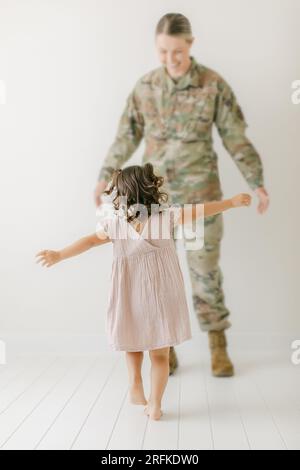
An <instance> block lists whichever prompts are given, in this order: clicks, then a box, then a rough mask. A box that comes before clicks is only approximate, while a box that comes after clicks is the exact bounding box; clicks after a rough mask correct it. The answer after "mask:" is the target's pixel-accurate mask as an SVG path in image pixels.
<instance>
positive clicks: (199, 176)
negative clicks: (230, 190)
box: [98, 56, 263, 377]
mask: <svg viewBox="0 0 300 470" xmlns="http://www.w3.org/2000/svg"><path fill="white" fill-rule="evenodd" d="M213 124H215V125H216V127H217V129H218V132H219V134H220V136H221V138H222V141H223V144H224V146H225V148H226V149H227V150H228V152H229V154H230V155H231V157H232V159H233V161H234V162H235V163H236V165H237V166H238V168H239V170H240V171H241V173H242V175H243V176H244V178H245V179H246V181H247V183H248V184H249V186H250V188H251V189H252V190H255V189H256V188H262V187H263V168H262V163H261V159H260V157H259V155H258V153H257V151H256V150H255V148H254V147H253V145H252V144H251V143H250V141H249V140H248V138H247V137H246V135H245V128H246V126H247V124H246V122H245V119H244V116H243V113H242V110H241V108H240V106H239V104H238V102H237V100H236V97H235V95H234V93H233V91H232V89H231V87H230V86H229V85H228V83H227V82H226V81H225V80H224V79H223V78H222V77H221V76H220V75H219V74H218V73H217V72H215V71H213V70H212V69H210V68H208V67H206V66H205V65H203V64H200V63H198V62H197V61H196V59H195V58H194V56H190V67H189V69H188V71H187V72H186V73H185V74H184V75H183V76H181V77H179V79H177V80H174V79H172V78H171V77H170V75H169V74H168V72H167V69H166V67H163V66H162V67H158V68H156V69H154V70H151V71H150V72H148V73H147V74H145V75H144V76H142V77H141V78H140V79H139V80H138V81H137V82H136V84H135V86H134V88H133V90H132V91H131V93H130V94H129V96H128V98H127V102H126V107H125V109H124V111H123V114H122V116H121V119H120V121H119V127H118V130H117V135H116V138H115V141H114V142H113V144H112V145H111V147H110V149H109V151H108V154H107V156H106V158H105V160H104V163H103V166H102V168H101V170H100V173H99V177H98V181H105V182H109V181H110V179H111V175H112V172H113V170H114V169H116V168H120V167H122V166H123V165H124V163H125V162H126V161H127V160H128V159H129V158H130V156H131V155H132V154H133V152H134V151H135V150H136V148H137V147H138V145H139V143H140V142H141V140H142V138H144V139H145V144H146V145H145V152H144V155H143V163H146V162H151V163H152V164H153V166H154V171H155V172H156V173H157V174H159V175H162V176H164V178H165V185H164V187H163V188H162V189H163V190H165V191H167V192H168V194H169V198H170V203H179V204H187V203H203V202H205V201H212V200H220V199H222V197H223V193H222V190H221V187H220V178H219V171H218V163H217V154H216V153H215V151H214V149H213V140H212V127H213ZM222 236H223V215H222V214H217V215H214V216H211V217H206V218H205V220H204V247H203V248H202V249H200V250H187V251H186V256H187V263H188V267H189V272H190V278H191V285H192V291H193V304H194V309H195V313H196V315H197V319H198V321H199V324H200V327H201V329H202V330H203V331H207V332H209V339H210V346H211V350H212V352H214V353H215V354H213V355H212V369H213V374H214V375H215V376H222V377H224V376H231V375H233V373H234V372H233V365H232V363H231V361H230V359H229V357H228V355H227V352H226V338H225V334H224V330H225V329H227V328H229V327H230V326H231V324H230V322H229V320H228V317H229V313H230V312H229V311H228V309H227V307H226V306H225V303H224V293H223V290H222V281H223V277H222V272H221V269H220V267H219V258H220V242H221V239H222ZM171 353H172V355H173V356H172V359H171ZM176 366H177V358H176V355H175V351H174V348H171V351H170V372H171V373H172V372H173V370H174V369H175V367H176Z"/></svg>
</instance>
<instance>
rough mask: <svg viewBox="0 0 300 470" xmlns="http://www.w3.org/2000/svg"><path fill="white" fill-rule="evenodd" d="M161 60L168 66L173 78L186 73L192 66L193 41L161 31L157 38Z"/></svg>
mask: <svg viewBox="0 0 300 470" xmlns="http://www.w3.org/2000/svg"><path fill="white" fill-rule="evenodd" d="M155 41H156V48H157V51H158V57H159V60H160V62H161V63H162V64H163V65H165V66H166V67H167V71H168V73H169V75H170V76H171V77H173V78H177V77H180V76H181V75H184V74H185V72H186V71H187V70H188V68H189V67H190V64H191V61H190V49H191V45H192V42H193V39H192V40H191V42H188V41H187V40H186V39H185V38H182V37H180V36H169V35H168V34H164V33H160V34H158V35H157V36H156V38H155Z"/></svg>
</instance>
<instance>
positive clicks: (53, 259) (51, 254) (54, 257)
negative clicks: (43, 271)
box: [35, 250, 61, 268]
mask: <svg viewBox="0 0 300 470" xmlns="http://www.w3.org/2000/svg"><path fill="white" fill-rule="evenodd" d="M35 256H38V257H39V258H38V260H37V261H36V262H37V263H40V262H42V266H46V267H47V268H49V267H50V266H52V265H53V264H56V263H58V262H59V261H61V257H60V252H59V251H53V250H43V251H39V253H37V254H36V255H35Z"/></svg>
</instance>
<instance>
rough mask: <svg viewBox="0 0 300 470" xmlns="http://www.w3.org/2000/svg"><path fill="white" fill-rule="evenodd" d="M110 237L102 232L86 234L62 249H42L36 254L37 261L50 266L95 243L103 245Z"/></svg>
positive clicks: (77, 253)
mask: <svg viewBox="0 0 300 470" xmlns="http://www.w3.org/2000/svg"><path fill="white" fill-rule="evenodd" d="M110 241H111V239H110V238H109V237H107V236H106V235H105V234H104V233H102V232H97V233H93V234H92V235H87V236H86V237H82V238H80V239H79V240H77V241H76V242H74V243H73V244H72V245H69V246H66V247H65V248H63V249H62V250H59V251H54V250H42V251H40V252H39V253H37V254H36V256H38V257H39V258H38V260H37V263H39V262H40V261H42V266H45V265H46V266H47V268H48V267H49V266H52V265H53V264H56V263H58V262H59V261H62V260H64V259H66V258H71V257H72V256H76V255H79V254H80V253H83V252H84V251H87V250H89V249H90V248H93V247H94V246H97V245H104V244H105V243H108V242H110Z"/></svg>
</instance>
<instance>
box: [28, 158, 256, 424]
mask: <svg viewBox="0 0 300 470" xmlns="http://www.w3.org/2000/svg"><path fill="white" fill-rule="evenodd" d="M163 181H164V179H163V177H161V176H156V175H155V174H154V172H153V166H152V164H150V163H146V164H145V165H144V166H138V165H134V166H129V167H126V168H124V169H123V170H116V171H115V172H114V174H113V178H112V183H111V185H110V188H109V189H108V190H107V191H105V194H106V195H107V196H110V197H112V203H111V206H110V207H111V210H110V211H108V210H107V211H106V213H105V211H103V214H102V219H101V223H100V225H98V227H97V231H96V232H95V233H93V234H91V235H88V236H86V237H83V238H81V239H80V240H78V241H76V242H75V243H74V244H72V245H70V246H67V247H66V248H64V249H62V250H60V251H50V250H43V251H40V252H39V253H37V255H36V256H38V257H39V259H38V260H37V262H40V261H42V265H43V266H44V265H46V266H47V267H49V266H52V265H53V264H55V263H57V262H59V261H62V260H64V259H66V258H69V257H71V256H75V255H78V254H79V253H82V252H84V251H86V250H88V249H90V248H92V247H95V246H99V245H104V244H105V243H108V242H113V245H114V247H113V248H114V249H113V264H112V271H111V291H110V297H109V306H108V312H107V317H106V332H107V335H108V340H109V344H110V346H111V347H112V349H114V350H118V351H126V362H127V366H128V374H129V383H130V387H129V397H130V401H131V403H133V404H137V405H147V406H146V408H145V409H144V411H145V413H146V414H147V415H148V416H149V417H150V418H151V419H154V420H158V419H160V417H161V416H162V410H161V401H162V397H163V393H164V390H165V387H166V385H167V381H168V377H169V349H170V346H175V345H177V344H179V343H182V342H183V341H186V340H188V339H191V337H192V335H191V327H190V320H189V312H188V306H187V301H186V296H185V288H184V281H183V276H182V272H181V269H180V266H179V259H178V256H177V252H176V246H175V241H174V236H173V235H174V229H175V227H176V226H178V225H180V224H191V223H192V222H193V221H195V220H196V219H197V218H198V217H199V212H200V213H201V214H202V217H203V216H204V217H206V216H211V215H214V214H218V213H220V212H223V211H225V210H227V209H231V208H234V207H239V206H244V205H245V206H248V205H249V204H250V202H251V196H249V195H248V194H238V195H237V196H234V197H233V198H231V199H227V200H223V201H214V202H207V203H205V204H201V205H200V206H201V209H202V210H201V211H199V208H197V206H199V204H193V205H192V210H190V209H189V210H186V209H185V208H184V206H183V207H179V206H178V205H176V206H175V205H169V206H168V205H166V204H165V205H164V204H163V203H166V201H167V200H168V195H167V194H166V193H164V192H162V191H160V189H159V188H160V187H161V186H162V184H163ZM125 201H126V203H125ZM153 209H155V210H153ZM146 229H147V230H146ZM146 231H147V236H146ZM144 351H149V355H150V360H151V392H150V396H149V399H148V401H147V400H146V398H145V394H144V388H143V381H142V375H141V369H142V362H143V354H144Z"/></svg>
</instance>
